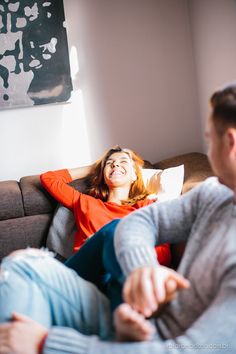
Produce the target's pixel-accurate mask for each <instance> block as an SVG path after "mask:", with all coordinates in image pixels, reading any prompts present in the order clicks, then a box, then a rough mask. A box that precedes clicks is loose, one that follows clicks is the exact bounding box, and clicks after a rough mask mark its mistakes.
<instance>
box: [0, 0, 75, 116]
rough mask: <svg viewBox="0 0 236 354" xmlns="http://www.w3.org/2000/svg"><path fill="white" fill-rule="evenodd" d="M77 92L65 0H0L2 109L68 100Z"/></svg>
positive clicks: (0, 104)
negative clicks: (70, 62) (73, 88)
mask: <svg viewBox="0 0 236 354" xmlns="http://www.w3.org/2000/svg"><path fill="white" fill-rule="evenodd" d="M71 91H72V83H71V76H70V64H69V53H68V43H67V35H66V28H65V15H64V7H63V0H49V1H46V0H18V1H16V0H0V109H5V108H15V107H26V106H33V105H39V104H47V103H56V102H66V101H68V100H69V99H70V96H71Z"/></svg>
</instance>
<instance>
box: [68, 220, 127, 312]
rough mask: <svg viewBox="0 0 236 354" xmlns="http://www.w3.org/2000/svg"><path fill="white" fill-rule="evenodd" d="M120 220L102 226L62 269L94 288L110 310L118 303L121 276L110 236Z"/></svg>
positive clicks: (122, 278)
mask: <svg viewBox="0 0 236 354" xmlns="http://www.w3.org/2000/svg"><path fill="white" fill-rule="evenodd" d="M119 221H120V219H115V220H113V221H111V222H110V223H109V224H106V225H105V226H103V227H102V228H101V229H100V230H99V231H97V232H96V233H95V234H94V235H93V236H92V237H91V238H90V239H88V240H87V241H86V242H85V244H84V245H83V246H82V247H81V249H80V250H79V251H78V252H76V253H75V254H74V255H73V256H72V257H70V258H69V259H68V260H67V261H66V262H65V265H66V266H67V267H69V268H72V269H74V270H75V271H76V273H77V274H78V275H79V276H81V277H82V278H83V279H85V280H88V281H89V282H92V283H93V284H95V285H96V286H97V287H98V288H99V289H100V290H101V291H102V292H103V293H104V294H105V295H106V296H108V297H109V299H110V300H111V306H112V309H114V308H115V307H116V306H118V305H119V304H120V303H121V302H122V295H121V294H122V284H123V281H124V277H123V273H122V271H121V268H120V266H119V264H118V262H117V259H116V255H115V251H114V245H113V240H114V234H115V229H116V226H117V224H118V223H119Z"/></svg>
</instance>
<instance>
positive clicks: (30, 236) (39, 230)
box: [0, 214, 52, 259]
mask: <svg viewBox="0 0 236 354" xmlns="http://www.w3.org/2000/svg"><path fill="white" fill-rule="evenodd" d="M51 218H52V215H51V214H44V215H33V216H27V217H23V218H17V219H11V220H2V221H0V240H1V247H0V259H2V258H3V257H5V256H7V255H8V254H9V253H10V252H12V251H14V250H17V249H21V248H26V247H28V246H29V247H36V248H40V247H42V246H45V243H46V237H47V233H48V229H49V225H50V223H51Z"/></svg>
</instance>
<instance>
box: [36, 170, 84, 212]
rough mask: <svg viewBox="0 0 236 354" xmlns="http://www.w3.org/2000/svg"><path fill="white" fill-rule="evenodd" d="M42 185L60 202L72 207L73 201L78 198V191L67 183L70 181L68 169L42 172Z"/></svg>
mask: <svg viewBox="0 0 236 354" xmlns="http://www.w3.org/2000/svg"><path fill="white" fill-rule="evenodd" d="M40 180H41V183H42V185H43V187H44V188H45V189H46V190H47V191H48V192H49V193H50V194H51V195H52V196H53V197H54V198H55V199H56V200H57V201H58V202H59V203H61V204H63V205H64V206H65V207H67V208H69V209H71V210H72V209H73V206H74V203H75V202H76V201H77V200H78V198H79V196H80V194H81V193H80V192H79V191H77V190H76V189H75V188H73V187H71V186H70V185H68V183H70V182H71V181H72V178H71V175H70V174H69V171H68V170H66V169H64V170H58V171H49V172H46V173H43V174H42V175H41V176H40Z"/></svg>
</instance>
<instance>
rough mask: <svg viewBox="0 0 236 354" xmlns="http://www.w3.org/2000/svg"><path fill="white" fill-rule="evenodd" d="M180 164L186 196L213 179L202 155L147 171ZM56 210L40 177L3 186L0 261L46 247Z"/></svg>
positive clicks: (77, 185)
mask: <svg viewBox="0 0 236 354" xmlns="http://www.w3.org/2000/svg"><path fill="white" fill-rule="evenodd" d="M180 164H184V166H185V180H184V186H183V190H182V192H183V193H185V192H186V191H188V190H189V189H191V188H192V187H193V186H194V185H196V184H197V183H199V182H201V181H203V180H204V179H205V178H207V177H209V176H211V175H212V170H211V168H210V166H209V163H208V160H207V157H206V155H204V154H201V153H188V154H184V155H179V156H176V157H173V158H170V159H167V160H162V161H160V162H158V163H154V164H150V163H149V162H146V166H147V167H149V168H150V167H153V168H158V169H159V168H160V169H165V168H168V167H173V166H177V165H180ZM73 185H74V187H75V188H79V189H80V190H83V189H84V181H83V180H77V181H74V182H73ZM56 206H57V202H56V201H55V200H53V198H52V197H51V196H50V195H49V194H48V193H47V192H46V191H45V190H44V189H43V187H42V186H41V184H40V180H39V176H38V175H36V176H27V177H22V178H21V179H20V181H2V182H0V260H1V259H2V258H3V257H4V256H6V255H8V254H9V253H10V252H11V251H14V250H17V249H21V248H25V247H27V246H30V247H36V248H40V247H42V246H45V245H46V240H47V235H48V231H49V227H50V225H51V222H52V218H53V214H54V210H55V208H56Z"/></svg>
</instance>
